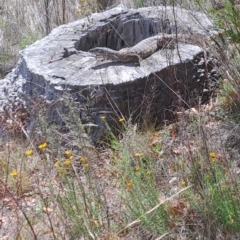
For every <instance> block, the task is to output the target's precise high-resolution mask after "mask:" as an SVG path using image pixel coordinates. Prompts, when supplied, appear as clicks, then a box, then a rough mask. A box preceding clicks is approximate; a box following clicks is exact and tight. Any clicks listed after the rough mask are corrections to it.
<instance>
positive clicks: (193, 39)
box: [89, 33, 206, 63]
mask: <svg viewBox="0 0 240 240" xmlns="http://www.w3.org/2000/svg"><path fill="white" fill-rule="evenodd" d="M178 42H179V43H180V42H181V43H192V44H197V45H200V46H201V47H202V48H203V49H204V51H205V47H206V44H205V40H204V36H202V35H199V34H162V33H161V34H157V35H155V36H153V37H149V38H146V39H144V40H142V41H141V42H139V43H137V44H136V45H135V46H133V47H128V48H123V49H121V50H119V51H116V50H113V49H110V48H106V47H96V48H93V49H90V50H89V52H91V53H94V54H95V55H96V56H98V57H102V58H105V59H109V60H112V61H117V62H124V63H128V62H139V61H141V60H142V59H145V58H148V57H149V56H151V55H152V54H153V53H154V52H156V51H157V50H158V49H163V48H165V47H166V48H174V47H175V45H176V44H177V43H178Z"/></svg>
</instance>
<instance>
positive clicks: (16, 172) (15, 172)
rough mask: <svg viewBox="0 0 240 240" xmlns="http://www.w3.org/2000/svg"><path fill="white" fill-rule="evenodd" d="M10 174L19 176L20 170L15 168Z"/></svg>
mask: <svg viewBox="0 0 240 240" xmlns="http://www.w3.org/2000/svg"><path fill="white" fill-rule="evenodd" d="M10 176H12V177H17V176H18V171H17V170H15V169H14V170H13V171H12V172H11V173H10Z"/></svg>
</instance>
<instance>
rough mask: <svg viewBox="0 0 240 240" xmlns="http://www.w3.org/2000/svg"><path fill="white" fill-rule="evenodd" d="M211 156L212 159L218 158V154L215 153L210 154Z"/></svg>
mask: <svg viewBox="0 0 240 240" xmlns="http://www.w3.org/2000/svg"><path fill="white" fill-rule="evenodd" d="M209 156H210V157H211V158H216V157H217V154H216V153H215V152H210V153H209Z"/></svg>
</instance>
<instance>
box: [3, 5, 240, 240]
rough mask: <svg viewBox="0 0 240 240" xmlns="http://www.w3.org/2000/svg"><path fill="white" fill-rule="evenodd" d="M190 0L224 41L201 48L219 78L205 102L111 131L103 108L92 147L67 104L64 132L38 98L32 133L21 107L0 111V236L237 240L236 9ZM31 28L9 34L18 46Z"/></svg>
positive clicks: (239, 233) (239, 222) (239, 220)
mask: <svg viewBox="0 0 240 240" xmlns="http://www.w3.org/2000/svg"><path fill="white" fill-rule="evenodd" d="M82 3H83V4H87V3H85V1H82ZM141 4H142V3H141ZM184 4H187V3H184ZM199 4H200V5H198V6H201V7H202V9H203V10H204V8H205V7H207V9H205V10H206V11H208V12H210V14H212V16H213V17H214V18H215V21H216V24H218V26H220V27H221V28H223V29H224V30H225V31H224V34H225V36H224V38H225V40H226V41H228V42H227V43H226V42H225V44H226V45H224V42H223V43H222V44H223V46H225V48H224V47H223V48H222V51H221V52H219V49H218V51H217V50H216V49H214V48H213V49H211V50H212V51H213V53H216V55H215V56H216V57H217V58H218V60H219V62H220V63H221V66H219V71H221V72H222V74H223V78H224V80H222V81H221V87H220V90H219V91H218V93H217V95H216V96H215V97H214V98H213V99H212V102H211V103H208V104H206V105H202V106H196V107H195V108H192V109H188V110H186V111H183V112H182V114H181V116H179V117H178V120H177V121H175V122H172V123H169V124H165V125H164V124H163V125H162V126H161V128H160V129H159V130H156V129H154V128H152V127H151V126H148V128H146V127H145V130H144V131H143V130H142V131H141V130H140V129H138V128H137V126H136V125H134V124H132V123H131V122H130V121H127V120H126V119H124V118H121V119H118V120H119V121H118V124H119V134H117V135H116V134H113V132H112V131H111V128H110V126H109V125H108V122H107V120H106V118H104V116H103V117H102V121H103V122H104V123H105V126H106V129H107V130H106V137H105V141H104V142H102V144H101V145H100V146H99V147H95V146H93V145H91V144H90V143H89V142H88V141H85V140H83V135H82V134H83V126H82V124H81V122H80V121H79V119H78V116H76V114H75V113H74V112H75V111H74V107H70V111H69V115H68V121H66V122H67V125H66V129H67V131H61V129H59V126H56V125H54V124H52V123H49V122H47V120H46V117H45V114H44V106H39V107H36V106H35V109H37V110H38V111H37V112H36V113H35V117H36V121H37V124H36V126H37V127H36V129H34V132H33V134H32V135H28V133H27V132H26V131H23V130H24V124H25V123H26V121H25V120H26V119H27V117H28V113H27V110H24V109H21V107H20V109H18V110H19V111H15V110H16V109H15V110H14V109H13V111H9V112H7V113H6V112H5V114H3V116H1V125H2V126H4V127H5V130H6V132H7V133H8V136H9V141H8V142H7V143H5V144H2V146H1V151H0V175H1V178H0V179H1V180H0V199H1V201H0V202H1V205H0V207H1V212H2V214H1V216H0V226H1V228H0V237H2V236H5V237H7V238H8V239H109V240H113V239H146V238H148V239H176V238H181V239H220V238H223V239H239V236H240V231H239V229H240V226H239V225H240V207H239V206H240V205H239V202H240V199H239V196H240V194H239V187H240V186H239V184H240V182H239V173H240V170H239V152H240V150H239V146H238V145H239V143H238V142H232V141H238V140H237V138H232V134H233V133H234V134H235V135H236V133H235V132H237V131H238V122H239V114H238V112H239V106H240V104H239V98H238V96H239V79H240V78H239V54H238V53H237V52H238V50H237V46H238V45H237V42H238V40H237V39H238V37H236V36H237V35H238V26H236V25H237V23H238V22H239V21H238V20H239V16H238V13H237V12H236V11H235V6H230V5H229V4H230V3H229V2H228V3H227V4H225V5H223V9H222V10H220V11H219V10H216V9H215V8H214V6H212V8H209V4H206V3H205V4H206V6H205V5H201V4H202V3H201V2H200V3H199ZM223 16H224V17H226V19H225V21H224V25H221V22H219V21H220V20H221V18H222V17H223ZM236 19H237V20H236ZM65 20H66V19H65ZM5 21H6V20H5V19H2V18H1V25H4V24H6V23H7V21H6V22H5ZM60 22H61V21H60ZM52 27H53V26H52ZM44 31H46V29H44ZM44 31H43V32H44ZM9 32H10V31H9ZM27 32H28V33H29V32H31V31H27ZM32 32H34V31H32ZM35 36H37V35H34V34H33V35H32V34H28V35H26V36H25V37H24V38H19V45H21V44H22V45H26V44H29V43H31V41H32V40H33V39H32V37H35ZM20 39H22V40H20ZM228 43H229V44H228ZM229 45H230V46H231V49H230V48H228V46H229ZM225 49H226V52H225V51H224V50H225ZM230 50H231V51H232V52H233V54H230V56H231V57H230V58H228V57H226V56H229V55H227V54H229V51H230ZM224 54H226V55H224ZM4 56H5V55H4ZM220 56H221V57H220ZM224 56H225V57H224ZM7 60H8V59H7V58H5V57H4V61H7ZM18 114H19V115H18ZM20 116H21V117H22V118H20ZM15 118H16V119H15ZM13 119H14V121H10V120H13ZM235 135H234V136H235ZM229 141H231V144H229ZM229 146H230V147H229ZM231 146H234V147H231Z"/></svg>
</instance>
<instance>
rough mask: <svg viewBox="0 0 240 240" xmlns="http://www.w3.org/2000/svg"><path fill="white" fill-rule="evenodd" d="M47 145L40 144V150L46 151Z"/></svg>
mask: <svg viewBox="0 0 240 240" xmlns="http://www.w3.org/2000/svg"><path fill="white" fill-rule="evenodd" d="M47 146H48V145H47V143H46V142H44V143H43V144H40V145H39V146H38V149H41V150H42V149H45V148H47Z"/></svg>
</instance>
